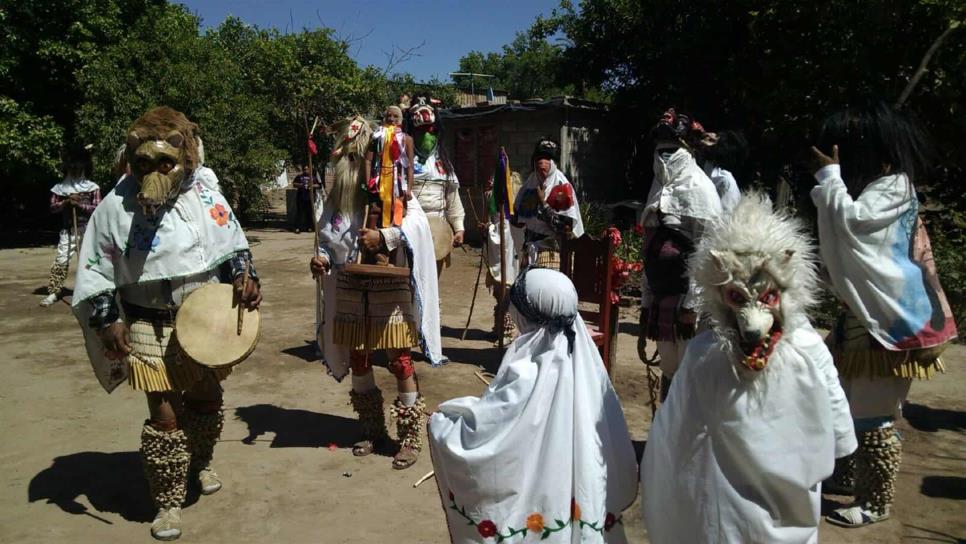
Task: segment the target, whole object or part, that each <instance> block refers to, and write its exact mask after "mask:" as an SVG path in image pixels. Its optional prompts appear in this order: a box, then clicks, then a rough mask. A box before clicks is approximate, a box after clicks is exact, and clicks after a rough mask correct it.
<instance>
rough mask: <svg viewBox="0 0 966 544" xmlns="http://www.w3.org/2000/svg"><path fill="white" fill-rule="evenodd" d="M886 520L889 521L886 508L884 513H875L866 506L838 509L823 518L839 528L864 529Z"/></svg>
mask: <svg viewBox="0 0 966 544" xmlns="http://www.w3.org/2000/svg"><path fill="white" fill-rule="evenodd" d="M887 519H889V508H888V507H887V508H886V509H885V511H884V512H875V511H873V510H871V509H870V508H869V506H868V505H865V506H859V505H855V506H849V507H846V508H838V509H836V510H834V511H833V512H832V513H831V514H829V515H827V516H825V520H826V521H828V522H829V523H831V524H832V525H838V526H839V527H865V526H866V525H872V524H873V523H878V522H880V521H885V520H887Z"/></svg>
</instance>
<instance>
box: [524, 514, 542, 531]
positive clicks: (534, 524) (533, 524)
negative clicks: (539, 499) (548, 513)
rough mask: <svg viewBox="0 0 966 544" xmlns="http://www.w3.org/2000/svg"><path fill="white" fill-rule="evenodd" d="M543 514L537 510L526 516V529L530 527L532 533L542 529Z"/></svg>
mask: <svg viewBox="0 0 966 544" xmlns="http://www.w3.org/2000/svg"><path fill="white" fill-rule="evenodd" d="M543 528H544V525H543V516H542V515H541V514H540V513H539V512H534V513H532V514H530V515H529V516H527V529H530V530H531V531H533V532H534V533H539V532H541V531H543Z"/></svg>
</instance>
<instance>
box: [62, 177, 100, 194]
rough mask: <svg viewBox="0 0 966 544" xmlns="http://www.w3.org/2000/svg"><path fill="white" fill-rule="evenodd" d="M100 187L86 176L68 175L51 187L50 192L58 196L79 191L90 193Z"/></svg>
mask: <svg viewBox="0 0 966 544" xmlns="http://www.w3.org/2000/svg"><path fill="white" fill-rule="evenodd" d="M97 189H99V187H98V186H97V184H96V183H94V182H93V181H91V180H89V179H87V178H85V177H80V178H74V177H66V178H64V179H63V180H62V181H60V182H59V183H57V184H55V185H54V186H53V187H51V188H50V192H52V193H54V194H55V195H57V196H63V197H67V196H70V195H72V194H77V193H90V192H92V191H96V190H97Z"/></svg>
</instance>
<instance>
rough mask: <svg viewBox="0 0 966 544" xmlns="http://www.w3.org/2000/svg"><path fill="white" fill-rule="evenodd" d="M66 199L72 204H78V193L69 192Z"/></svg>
mask: <svg viewBox="0 0 966 544" xmlns="http://www.w3.org/2000/svg"><path fill="white" fill-rule="evenodd" d="M67 200H68V201H69V202H70V204H71V205H72V206H77V205H78V204H80V195H79V194H77V193H71V194H70V195H69V196H68V197H67Z"/></svg>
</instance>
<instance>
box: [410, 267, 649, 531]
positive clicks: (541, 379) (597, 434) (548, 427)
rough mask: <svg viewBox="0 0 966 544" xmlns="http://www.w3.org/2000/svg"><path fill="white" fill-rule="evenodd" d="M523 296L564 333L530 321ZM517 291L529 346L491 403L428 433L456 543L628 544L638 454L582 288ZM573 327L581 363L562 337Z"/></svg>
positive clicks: (465, 407)
mask: <svg viewBox="0 0 966 544" xmlns="http://www.w3.org/2000/svg"><path fill="white" fill-rule="evenodd" d="M521 289H522V290H524V292H525V297H526V300H527V304H528V305H529V306H530V308H531V310H530V312H532V313H536V314H539V315H540V316H541V318H545V319H550V320H556V321H557V323H556V324H546V323H544V324H540V323H536V322H534V321H531V320H530V319H527V318H524V317H522V316H521V314H526V313H528V312H527V311H524V310H519V309H518V305H519V304H520V303H519V297H520V295H521V293H520V290H521ZM514 291H516V293H514V294H512V295H511V299H512V300H513V301H514V302H513V307H511V313H512V314H513V316H514V318H515V319H516V320H517V323H518V326H519V328H520V333H521V334H520V336H519V337H518V338H517V339H516V340H514V341H513V344H511V345H510V347H509V349H508V350H507V353H506V355H505V356H504V357H503V362H502V364H501V366H500V371H499V373H498V374H497V376H496V378H495V379H494V380H493V382H492V383H491V384H490V385H489V387H488V388H487V389H486V391H485V392H484V393H483V396H482V397H480V398H477V397H463V398H457V399H453V400H450V401H447V402H444V403H443V404H441V405H440V406H439V411H437V412H436V413H434V414H433V416H432V417H431V418H430V421H429V445H430V451H431V454H432V460H433V467H434V468H435V470H436V481H437V484H438V485H439V490H440V495H441V498H442V501H443V507H444V509H445V511H446V517H447V523H448V524H449V532H450V536H451V539H452V542H454V543H458V544H468V543H471V542H473V543H478V542H496V541H501V539H500V538H499V537H503V538H504V539H507V540H506V542H536V541H538V540H541V539H545V541H546V542H551V543H562V542H626V539H625V537H624V531H623V523H622V520H621V513H622V512H623V511H624V510H625V509H626V508H627V507H628V506H630V505H631V503H632V502H633V501H634V499H635V498H636V495H637V490H636V485H635V475H636V471H637V463H636V458H635V454H634V448H633V446H632V445H631V440H630V436H629V435H628V432H627V424H626V422H625V420H624V413H623V411H622V409H621V405H620V401H619V400H618V398H617V394H616V393H615V392H614V388H613V387H612V385H611V383H610V379H609V378H608V376H607V373H606V372H605V370H604V365H603V363H602V362H601V359H600V355H599V354H598V352H597V348H596V347H595V346H594V344H593V341H592V340H591V338H590V335H589V333H588V332H587V329H586V327H585V326H584V322H583V320H581V318H580V316H579V315H578V314H577V293H576V291H575V290H574V287H573V284H572V283H570V280H569V279H567V278H566V276H564V275H563V274H560V273H559V272H555V271H552V270H547V269H532V270H529V271H528V272H526V274H525V276H523V278H522V279H521V278H518V279H517V283H516V284H515V285H514ZM569 319H573V321H572V322H569V323H567V324H565V325H563V327H566V329H567V330H570V331H573V334H574V336H573V349H572V351H571V350H570V339H568V334H567V333H566V332H565V330H564V328H563V327H561V326H560V325H561V323H566V322H567V321H569ZM508 537H511V538H508ZM490 538H492V539H495V540H490Z"/></svg>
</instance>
